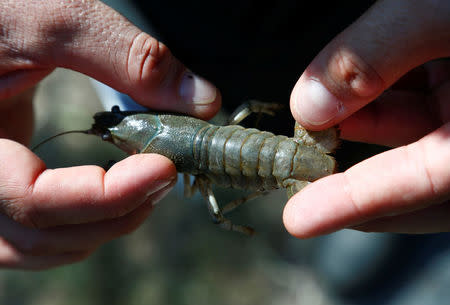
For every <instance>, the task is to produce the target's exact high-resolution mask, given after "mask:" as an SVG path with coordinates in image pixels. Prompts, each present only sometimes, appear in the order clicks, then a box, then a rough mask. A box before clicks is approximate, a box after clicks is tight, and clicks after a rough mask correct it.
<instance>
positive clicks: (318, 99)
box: [294, 79, 342, 125]
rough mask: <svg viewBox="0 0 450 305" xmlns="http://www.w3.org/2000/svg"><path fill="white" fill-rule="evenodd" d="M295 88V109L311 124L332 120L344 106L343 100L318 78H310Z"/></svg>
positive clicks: (321, 123)
mask: <svg viewBox="0 0 450 305" xmlns="http://www.w3.org/2000/svg"><path fill="white" fill-rule="evenodd" d="M295 90H296V92H295V93H294V94H295V101H294V107H295V109H294V111H296V112H297V114H298V115H299V116H300V117H301V118H302V120H304V121H305V122H307V123H309V124H311V125H323V124H325V123H327V122H329V121H331V120H332V119H333V118H334V117H335V116H336V115H337V114H338V113H339V111H340V110H341V108H342V103H341V101H339V100H338V99H337V98H336V97H335V96H334V95H333V94H331V93H330V92H329V91H328V89H327V88H325V86H324V85H322V84H321V83H320V82H319V81H317V80H314V79H309V80H307V81H305V82H304V83H303V84H301V85H300V86H299V87H297V88H296V89H295Z"/></svg>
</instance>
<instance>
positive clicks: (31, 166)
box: [0, 140, 176, 228]
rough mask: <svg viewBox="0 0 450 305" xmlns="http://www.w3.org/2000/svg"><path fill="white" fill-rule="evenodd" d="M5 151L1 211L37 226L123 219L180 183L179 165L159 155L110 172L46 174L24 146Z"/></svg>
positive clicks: (0, 152) (1, 152) (9, 145)
mask: <svg viewBox="0 0 450 305" xmlns="http://www.w3.org/2000/svg"><path fill="white" fill-rule="evenodd" d="M0 147H1V149H0V160H1V162H2V163H0V165H1V168H0V186H1V187H0V202H1V203H2V205H1V206H0V208H1V209H2V211H3V213H4V214H6V215H8V216H10V217H12V218H13V219H14V220H15V221H17V222H19V223H22V224H25V225H27V226H32V227H38V228H43V227H51V226H57V225H65V224H79V223H87V222H94V221H101V220H104V219H111V218H117V217H120V216H123V215H125V214H127V213H129V212H131V211H133V210H134V209H135V208H137V207H138V206H139V205H141V204H143V203H144V202H145V201H146V200H147V199H148V197H149V196H151V195H152V194H154V193H155V192H157V191H158V190H161V189H162V188H164V187H166V186H167V185H169V184H171V183H172V181H173V180H175V179H176V170H175V166H174V164H173V163H172V162H171V161H170V160H169V159H167V158H165V157H163V156H160V155H155V154H139V155H133V156H131V157H129V158H127V159H125V160H123V161H121V162H118V163H116V164H115V165H114V166H113V167H112V168H111V169H110V170H109V171H108V172H107V173H105V171H104V170H103V169H102V168H100V167H97V166H79V167H71V168H60V169H54V170H45V165H44V164H43V162H42V161H41V160H40V159H39V158H37V157H36V156H35V155H34V154H33V153H32V152H31V151H29V150H28V149H27V148H25V147H24V146H21V145H19V144H17V143H15V142H12V141H9V140H0ZM18 169H20V170H18Z"/></svg>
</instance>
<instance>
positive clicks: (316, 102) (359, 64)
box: [291, 0, 450, 130]
mask: <svg viewBox="0 0 450 305" xmlns="http://www.w3.org/2000/svg"><path fill="white" fill-rule="evenodd" d="M448 16H450V2H449V1H423V0H419V1H411V0H398V1H378V2H377V3H376V4H375V5H374V6H373V7H371V8H370V9H369V10H368V11H367V12H366V13H365V14H364V15H363V16H361V17H360V18H359V19H358V20H357V21H356V22H355V23H354V24H352V25H351V26H350V27H349V28H347V29H346V30H345V31H344V32H342V33H341V34H340V35H338V36H337V37H336V38H335V39H334V40H333V41H331V42H330V43H329V44H328V45H327V46H326V47H325V49H323V50H322V51H321V52H320V53H319V54H318V56H317V57H316V58H315V59H314V60H313V61H312V63H311V64H310V65H309V66H308V67H307V69H306V70H305V72H304V73H303V75H302V76H301V77H300V79H299V81H298V82H297V84H296V85H295V87H294V89H293V92H292V95H291V109H292V113H293V116H294V117H295V119H296V120H297V121H299V122H300V123H301V124H302V125H304V126H305V127H307V128H310V129H313V130H314V129H316V130H318V129H323V128H326V127H330V126H333V125H335V124H337V123H339V122H340V121H342V120H343V119H345V118H346V117H348V116H349V115H351V114H352V113H354V112H355V111H357V110H358V109H360V108H362V107H363V106H365V105H366V104H368V103H369V102H370V101H372V100H373V99H375V98H376V97H377V96H378V95H379V94H381V93H382V92H383V91H384V90H385V89H387V88H388V87H389V86H391V85H392V84H393V83H394V82H395V81H396V80H397V79H399V78H400V77H401V76H402V75H403V74H405V73H406V72H408V71H409V70H411V69H412V68H414V67H416V66H418V65H421V64H423V63H425V62H427V61H429V60H431V59H435V58H439V57H445V56H448V55H450V18H449V17H448Z"/></svg>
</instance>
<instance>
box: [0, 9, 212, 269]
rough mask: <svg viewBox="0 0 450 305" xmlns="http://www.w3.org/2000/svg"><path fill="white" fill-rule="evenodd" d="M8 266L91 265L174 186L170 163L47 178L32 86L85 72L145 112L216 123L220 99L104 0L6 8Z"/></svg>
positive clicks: (2, 164)
mask: <svg viewBox="0 0 450 305" xmlns="http://www.w3.org/2000/svg"><path fill="white" fill-rule="evenodd" d="M0 7H1V8H2V9H1V10H0V58H1V61H0V110H1V113H2V120H0V212H1V214H0V236H1V238H0V266H2V267H10V268H22V269H44V268H49V267H53V266H57V265H61V264H67V263H71V262H75V261H78V260H80V259H83V258H85V257H86V256H87V255H88V254H90V253H91V252H92V251H94V250H95V249H96V248H97V247H98V246H99V245H100V244H102V243H104V242H106V241H108V240H110V239H113V238H115V237H118V236H120V235H122V234H126V233H128V232H130V231H132V230H134V229H135V228H136V227H137V226H138V225H139V224H140V223H142V222H143V221H144V219H145V218H146V217H147V216H148V214H149V213H150V211H151V209H152V206H153V204H154V203H156V202H157V201H158V200H159V199H160V198H161V197H162V196H164V195H165V194H166V193H167V192H168V190H170V188H171V187H172V186H173V184H174V182H175V179H176V171H175V167H174V165H173V163H172V162H170V161H169V160H168V159H166V158H165V157H162V156H158V155H152V154H142V155H135V156H131V157H129V158H127V159H125V160H123V161H121V162H118V163H117V164H115V165H114V166H113V167H112V168H111V169H110V170H108V172H106V173H105V171H104V170H103V169H102V168H100V167H96V166H80V167H72V168H64V169H55V170H48V169H46V168H45V164H44V163H43V162H42V161H41V160H40V159H39V158H38V157H37V156H36V155H34V154H33V153H32V152H31V151H30V150H28V149H27V148H26V147H25V146H23V145H21V144H19V143H22V144H27V142H28V141H29V138H30V135H31V130H32V125H33V120H32V118H33V115H32V106H31V103H30V100H31V96H32V93H31V92H30V91H25V90H26V89H27V88H30V87H32V86H33V85H35V84H36V83H37V82H39V81H40V80H41V79H42V78H44V77H45V76H46V75H47V74H49V73H50V72H51V71H52V70H53V69H54V68H55V67H65V68H68V69H72V70H76V71H79V72H81V73H84V74H86V75H89V76H91V77H93V78H96V79H97V80H99V81H102V82H104V83H106V84H108V85H110V86H111V87H113V88H115V89H117V90H119V91H122V92H124V93H127V94H129V95H130V96H131V97H133V98H134V99H135V100H136V101H138V102H140V103H141V104H142V105H145V106H148V107H152V108H153V109H164V110H171V111H177V112H184V113H189V114H191V115H194V116H197V117H201V118H204V119H207V118H209V117H211V116H212V115H213V114H214V113H215V112H216V111H217V110H218V108H219V107H220V95H219V94H218V92H216V89H215V88H214V87H213V86H212V85H211V84H210V83H208V82H207V81H205V80H204V79H202V78H200V77H198V76H196V75H194V74H192V73H191V72H190V71H188V70H187V69H186V68H185V67H184V66H183V65H182V64H181V63H180V62H179V61H178V60H177V59H176V58H174V57H173V56H172V54H171V53H170V51H169V50H168V48H167V47H166V46H164V45H163V44H162V43H160V42H158V41H156V40H155V39H154V38H152V37H150V36H149V35H147V34H145V33H142V32H141V31H140V30H139V29H138V28H136V27H135V26H133V25H132V24H130V23H129V22H128V21H127V20H126V19H125V18H124V17H122V16H121V15H119V14H118V13H117V12H115V11H113V10H112V9H111V8H109V7H107V6H106V5H104V4H103V3H101V2H100V1H95V0H85V1H81V0H78V1H77V0H66V1H60V0H48V1H38V0H0Z"/></svg>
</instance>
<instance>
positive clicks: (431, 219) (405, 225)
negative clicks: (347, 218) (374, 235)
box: [352, 202, 450, 234]
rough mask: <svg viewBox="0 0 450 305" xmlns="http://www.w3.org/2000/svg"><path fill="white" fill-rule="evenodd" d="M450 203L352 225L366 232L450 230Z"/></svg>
mask: <svg viewBox="0 0 450 305" xmlns="http://www.w3.org/2000/svg"><path fill="white" fill-rule="evenodd" d="M449 219H450V204H449V203H448V202H447V203H443V204H439V205H433V206H430V207H428V208H425V209H423V210H419V211H415V212H411V213H407V214H403V215H396V216H388V217H381V218H378V219H375V220H371V221H369V222H366V223H363V224H360V225H357V226H354V227H352V229H355V230H358V231H364V232H394V233H406V234H423V233H439V232H449V231H450V222H449V221H448V220H449Z"/></svg>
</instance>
